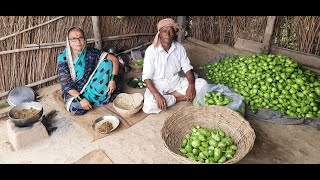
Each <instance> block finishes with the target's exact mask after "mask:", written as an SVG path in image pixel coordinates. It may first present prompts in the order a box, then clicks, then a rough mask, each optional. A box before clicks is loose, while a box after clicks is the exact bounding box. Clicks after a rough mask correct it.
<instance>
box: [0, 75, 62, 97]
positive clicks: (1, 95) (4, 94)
mask: <svg viewBox="0 0 320 180" xmlns="http://www.w3.org/2000/svg"><path fill="white" fill-rule="evenodd" d="M57 78H58V75H55V76H52V77H49V78H46V79H43V80H40V81H37V82H34V83H31V84H27V85H26V86H27V87H34V86H37V85H40V84H43V83H46V82H48V81H53V80H55V79H57ZM9 92H10V91H6V92H4V93H1V94H0V97H3V96H6V95H8V93H9Z"/></svg>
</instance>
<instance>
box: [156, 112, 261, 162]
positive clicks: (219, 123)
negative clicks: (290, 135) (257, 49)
mask: <svg viewBox="0 0 320 180" xmlns="http://www.w3.org/2000/svg"><path fill="white" fill-rule="evenodd" d="M194 125H199V126H201V127H203V128H220V129H222V130H223V131H224V132H225V133H226V134H227V135H230V136H231V137H232V139H233V141H234V143H235V145H236V146H237V147H238V149H237V151H236V153H235V154H234V157H233V159H230V160H228V161H226V162H225V164H233V163H236V162H238V161H240V160H241V159H242V158H243V157H244V156H245V155H246V154H247V153H248V152H249V151H250V150H251V149H252V147H253V144H254V141H255V138H256V136H255V133H254V130H253V129H252V128H251V126H250V124H249V122H248V121H246V120H245V119H244V118H243V117H242V116H241V115H240V114H239V113H237V112H235V111H232V110H231V109H228V108H225V107H222V106H207V107H196V106H188V107H185V108H182V109H180V110H179V111H177V112H175V113H174V114H173V115H172V116H170V117H169V118H168V119H167V120H166V121H165V123H164V125H163V127H162V129H161V137H162V142H163V144H164V146H165V147H166V149H167V150H168V152H169V153H170V154H172V155H173V156H174V157H175V158H176V159H177V160H179V161H181V162H183V163H188V164H193V163H196V164H198V162H196V161H193V160H191V159H188V158H187V157H185V156H183V155H182V154H181V153H180V152H179V151H178V148H179V147H180V145H181V142H182V141H183V139H184V138H185V135H186V134H187V133H190V132H191V128H192V126H194Z"/></svg>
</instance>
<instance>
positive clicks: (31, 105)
mask: <svg viewBox="0 0 320 180" xmlns="http://www.w3.org/2000/svg"><path fill="white" fill-rule="evenodd" d="M31 108H33V109H36V110H39V111H40V112H38V113H37V114H36V115H34V116H32V117H30V118H27V119H17V118H15V117H14V113H15V112H17V111H22V110H23V109H31ZM42 115H43V106H42V105H41V104H40V103H38V102H33V101H32V102H24V103H21V104H19V105H17V106H15V107H13V108H12V109H11V110H10V111H9V118H10V119H11V121H12V122H13V123H14V124H15V125H16V126H19V127H25V126H30V125H32V124H34V123H36V122H37V121H39V119H40V118H41V117H42Z"/></svg>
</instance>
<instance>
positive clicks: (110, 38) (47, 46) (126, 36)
mask: <svg viewBox="0 0 320 180" xmlns="http://www.w3.org/2000/svg"><path fill="white" fill-rule="evenodd" d="M151 35H155V34H154V33H136V34H128V35H118V36H110V37H106V38H103V40H104V41H113V40H118V39H124V38H128V37H131V36H151ZM94 42H95V41H94V40H93V39H88V43H94ZM44 44H47V45H46V46H41V44H37V45H36V44H29V45H26V46H29V47H30V48H22V49H13V50H8V51H1V52H0V55H4V54H11V53H18V52H24V51H31V50H37V49H47V48H55V47H62V46H65V42H57V43H44ZM50 44H51V45H50ZM130 50H132V49H130Z"/></svg>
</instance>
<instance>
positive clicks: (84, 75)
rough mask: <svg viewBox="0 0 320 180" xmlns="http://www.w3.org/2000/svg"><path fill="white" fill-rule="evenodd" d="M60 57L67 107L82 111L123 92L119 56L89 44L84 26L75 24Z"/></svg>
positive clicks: (111, 99) (106, 101) (73, 112)
mask: <svg viewBox="0 0 320 180" xmlns="http://www.w3.org/2000/svg"><path fill="white" fill-rule="evenodd" d="M66 39H67V46H66V48H65V49H64V50H63V52H61V53H60V55H59V57H58V77H59V81H60V85H61V89H62V98H63V99H64V102H65V107H66V109H67V110H68V111H69V112H71V113H72V114H73V115H82V114H84V113H86V112H87V111H88V110H90V109H92V108H93V106H101V105H103V104H106V103H109V102H112V101H113V100H114V99H115V97H116V96H117V95H118V94H119V93H121V91H122V88H121V80H120V77H119V76H118V72H119V60H118V59H117V58H116V57H115V56H114V55H112V54H108V53H106V52H103V51H101V50H98V49H96V48H92V47H88V46H87V45H86V38H85V36H84V32H83V30H82V29H80V28H78V27H72V28H71V29H69V31H68V34H67V37H66Z"/></svg>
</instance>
